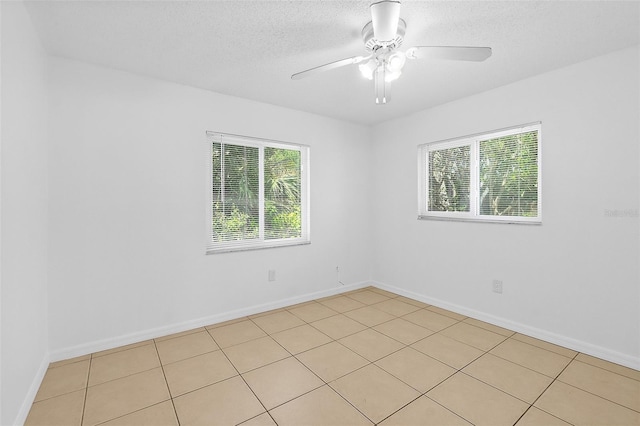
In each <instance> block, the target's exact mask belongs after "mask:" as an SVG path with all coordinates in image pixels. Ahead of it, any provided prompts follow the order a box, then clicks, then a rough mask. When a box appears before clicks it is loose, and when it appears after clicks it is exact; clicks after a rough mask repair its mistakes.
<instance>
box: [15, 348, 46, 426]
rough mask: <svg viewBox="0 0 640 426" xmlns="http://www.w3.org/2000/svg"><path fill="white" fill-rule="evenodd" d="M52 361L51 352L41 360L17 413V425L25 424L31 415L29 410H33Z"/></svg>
mask: <svg viewBox="0 0 640 426" xmlns="http://www.w3.org/2000/svg"><path fill="white" fill-rule="evenodd" d="M50 362H51V357H50V355H49V353H48V352H47V353H45V354H44V357H42V361H41V362H40V367H38V371H37V372H36V375H35V376H34V377H33V380H32V381H31V385H30V386H29V389H28V391H27V394H26V395H25V397H24V400H23V401H22V405H21V406H20V410H19V411H18V414H17V415H16V419H15V421H14V422H13V424H15V425H23V424H24V423H25V422H26V421H27V416H28V415H29V411H31V406H32V405H33V402H34V401H35V399H36V395H37V394H38V390H39V389H40V385H41V384H42V380H44V375H45V374H46V373H47V369H48V368H49V363H50Z"/></svg>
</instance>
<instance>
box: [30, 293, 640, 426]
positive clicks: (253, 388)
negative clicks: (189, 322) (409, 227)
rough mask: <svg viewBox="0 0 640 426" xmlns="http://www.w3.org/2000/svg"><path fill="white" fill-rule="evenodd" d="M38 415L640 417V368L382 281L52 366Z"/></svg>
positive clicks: (62, 418) (415, 419)
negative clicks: (393, 289) (382, 285)
mask: <svg viewBox="0 0 640 426" xmlns="http://www.w3.org/2000/svg"><path fill="white" fill-rule="evenodd" d="M26 424H27V425H48V426H53V425H65V426H66V425H81V424H82V425H98V424H100V425H136V426H138V425H153V426H160V425H178V424H180V425H217V424H220V425H236V424H242V425H276V424H277V425H295V426H300V425H339V424H342V425H367V424H368V425H371V424H380V425H385V426H388V425H414V424H415V425H469V424H474V425H495V426H498V425H514V424H517V425H519V426H524V425H583V424H584V425H587V424H588V425H622V426H626V425H640V372H639V371H637V370H632V369H630V368H626V367H623V366H620V365H616V364H612V363H609V362H606V361H603V360H600V359H597V358H593V357H591V356H587V355H584V354H580V353H577V352H575V351H572V350H569V349H566V348H563V347H560V346H556V345H553V344H550V343H547V342H543V341H540V340H537V339H534V338H531V337H528V336H524V335H521V334H517V333H514V332H512V331H509V330H506V329H503V328H500V327H496V326H493V325H491V324H487V323H484V322H481V321H478V320H475V319H472V318H467V317H464V316H462V315H459V314H455V313H453V312H449V311H446V310H443V309H440V308H437V307H434V306H429V305H426V304H424V303H421V302H417V301H415V300H411V299H407V298H405V297H401V296H397V295H396V294H392V293H388V292H386V291H383V290H380V289H376V288H373V287H369V288H366V289H362V290H358V291H354V292H350V293H345V294H343V295H339V296H334V297H330V298H325V299H319V300H315V301H312V302H308V303H304V304H300V305H296V306H290V307H288V308H286V309H278V310H276V311H270V312H265V313H263V314H259V315H253V316H250V317H245V318H240V319H237V320H233V321H228V322H226V323H221V324H213V325H211V326H207V327H202V328H198V329H195V330H190V331H187V332H184V333H179V334H175V335H171V336H166V337H163V338H159V339H154V340H149V341H145V342H140V343H137V344H134V345H128V346H124V347H120V348H116V349H112V350H109V351H104V352H98V353H94V354H91V355H86V356H83V357H78V358H74V359H70V360H66V361H60V362H56V363H53V364H51V365H50V367H49V369H48V371H47V373H46V375H45V378H44V380H43V382H42V385H41V387H40V390H39V391H38V394H37V396H36V399H35V402H34V403H33V406H32V408H31V411H30V413H29V416H28V418H27V422H26Z"/></svg>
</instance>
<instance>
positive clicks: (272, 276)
mask: <svg viewBox="0 0 640 426" xmlns="http://www.w3.org/2000/svg"><path fill="white" fill-rule="evenodd" d="M275 280H276V270H275V269H269V281H275Z"/></svg>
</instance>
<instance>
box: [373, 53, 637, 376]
mask: <svg viewBox="0 0 640 426" xmlns="http://www.w3.org/2000/svg"><path fill="white" fill-rule="evenodd" d="M638 57H639V55H638V49H637V48H632V49H626V50H623V51H618V52H615V53H612V54H609V55H606V56H603V57H599V58H596V59H593V60H589V61H586V62H583V63H579V64H576V65H573V66H570V67H567V68H563V69H560V70H557V71H553V72H549V73H546V74H543V75H539V76H537V77H534V78H530V79H527V80H524V81H520V82H517V83H514V84H511V85H508V86H505V87H502V88H499V89H496V90H492V91H489V92H485V93H482V94H479V95H476V96H472V97H469V98H465V99H462V100H460V101H457V102H452V103H449V104H446V105H442V106H440V107H437V108H433V109H430V110H427V111H423V112H420V113H418V114H415V115H412V116H409V117H406V118H403V119H399V120H396V121H393V122H387V123H384V124H381V125H378V126H376V127H375V128H374V131H373V135H374V136H373V140H374V161H373V165H374V169H376V170H385V173H380V174H376V175H375V177H374V187H375V193H376V194H378V195H379V197H378V200H379V203H378V204H376V206H375V208H374V209H373V211H374V212H376V215H375V219H374V224H373V225H374V226H373V228H372V229H373V230H374V231H375V242H374V247H375V248H376V251H375V256H374V261H373V263H372V265H374V267H373V278H374V279H375V280H377V281H378V282H380V283H382V284H384V285H388V286H395V287H398V288H400V289H402V290H403V291H406V292H411V293H412V294H415V295H419V296H420V297H423V298H425V299H428V300H431V301H432V302H433V303H434V304H440V305H442V306H447V307H449V308H452V309H455V310H458V311H461V312H466V313H473V314H475V315H480V316H482V317H483V318H485V319H487V320H490V321H493V322H495V323H499V324H502V325H508V326H511V327H512V328H516V329H519V330H522V331H527V332H529V333H533V334H536V335H538V336H540V337H544V338H547V339H549V340H552V341H556V342H560V343H563V344H566V345H568V346H572V347H574V348H577V349H580V350H583V351H585V352H587V353H592V354H596V355H600V356H602V357H604V358H608V359H612V360H615V361H618V362H621V363H625V364H627V365H632V366H635V368H640V305H639V286H638V283H639V282H640V276H639V269H638V268H639V267H638V256H639V249H638V246H639V240H638V231H639V226H638V222H639V220H638V217H637V212H638V196H639V185H638V182H639V175H638V170H639V167H638V146H639V142H638V141H639V138H640V132H639V124H638V119H639V117H640V108H639V99H640V97H639V96H638V95H639V89H640V87H639V77H638V76H639V75H640V67H639V64H638V61H639V60H638ZM534 121H542V138H543V139H542V150H543V153H542V173H543V178H542V179H543V187H542V194H543V195H542V201H543V224H542V226H526V225H506V224H488V223H468V222H467V223H461V222H443V221H418V220H417V219H416V217H417V168H416V158H417V146H418V145H419V144H422V143H426V142H431V141H438V140H442V139H447V138H453V137H457V136H463V135H468V134H473V133H478V132H483V131H490V130H494V129H500V128H504V127H509V126H514V125H518V124H524V123H529V122H534ZM626 209H632V210H633V211H634V212H635V215H636V216H635V217H607V216H606V215H605V210H622V211H624V210H626ZM493 279H501V280H503V282H504V293H503V294H502V295H498V294H494V293H492V292H491V283H492V280H493Z"/></svg>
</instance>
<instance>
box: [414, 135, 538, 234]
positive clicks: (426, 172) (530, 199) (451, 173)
mask: <svg viewBox="0 0 640 426" xmlns="http://www.w3.org/2000/svg"><path fill="white" fill-rule="evenodd" d="M540 152H541V124H540V123H535V124H530V125H524V126H518V127H515V128H510V129H503V130H499V131H494V132H489V133H484V134H480V135H474V136H465V137H462V138H457V139H452V140H448V141H442V142H434V143H429V144H424V145H420V146H419V147H418V155H419V176H420V181H419V193H418V202H419V212H418V217H419V218H420V219H433V218H436V219H459V220H480V221H495V222H511V223H514V222H518V223H540V222H541V220H542V214H541V201H542V199H541V194H542V193H541V170H540Z"/></svg>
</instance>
